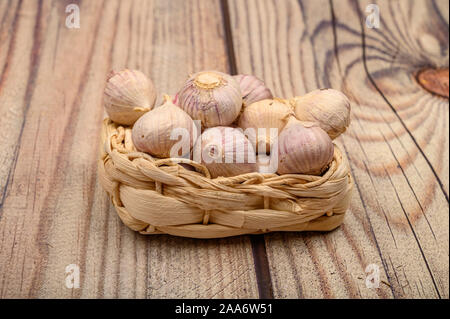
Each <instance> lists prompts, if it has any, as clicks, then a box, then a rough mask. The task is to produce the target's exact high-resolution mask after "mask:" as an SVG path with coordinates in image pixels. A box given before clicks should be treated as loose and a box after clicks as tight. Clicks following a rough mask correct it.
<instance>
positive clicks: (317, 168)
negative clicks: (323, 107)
mask: <svg viewBox="0 0 450 319" xmlns="http://www.w3.org/2000/svg"><path fill="white" fill-rule="evenodd" d="M277 146H278V170H277V172H278V173H279V174H289V173H299V174H311V175H320V174H321V173H322V172H323V171H324V170H325V169H326V168H327V166H328V164H330V162H331V161H332V160H333V154H334V145H333V142H332V141H331V139H330V137H329V136H328V135H327V133H326V132H325V131H324V130H322V129H321V128H320V127H319V125H318V124H316V123H311V122H300V121H298V120H294V119H292V120H290V121H289V123H288V125H286V128H285V129H284V130H283V131H282V132H281V134H280V136H279V138H278V143H277Z"/></svg>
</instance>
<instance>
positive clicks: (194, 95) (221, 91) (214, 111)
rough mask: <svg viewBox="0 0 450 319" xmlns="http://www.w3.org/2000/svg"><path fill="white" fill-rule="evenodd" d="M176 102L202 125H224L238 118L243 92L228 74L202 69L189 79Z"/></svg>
mask: <svg viewBox="0 0 450 319" xmlns="http://www.w3.org/2000/svg"><path fill="white" fill-rule="evenodd" d="M176 103H177V105H178V106H179V107H181V108H182V109H183V110H185V111H186V112H187V113H188V114H189V115H190V116H191V117H192V118H193V119H194V120H201V121H202V125H204V126H205V127H213V126H226V125H230V124H231V123H233V121H234V120H235V119H236V118H237V117H238V115H239V112H240V111H241V107H242V95H241V90H240V88H239V83H237V81H236V80H235V79H234V78H233V77H232V76H231V75H228V74H225V73H221V72H218V71H203V72H199V73H196V74H194V75H193V76H191V77H190V78H189V80H188V81H187V82H186V83H185V85H184V86H183V88H182V89H181V90H180V91H179V92H178V95H177V101H176Z"/></svg>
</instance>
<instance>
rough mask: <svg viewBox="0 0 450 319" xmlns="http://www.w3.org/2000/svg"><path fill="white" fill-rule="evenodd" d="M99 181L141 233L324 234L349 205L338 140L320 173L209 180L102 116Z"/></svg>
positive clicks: (198, 168) (349, 182)
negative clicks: (151, 150) (145, 147)
mask: <svg viewBox="0 0 450 319" xmlns="http://www.w3.org/2000/svg"><path fill="white" fill-rule="evenodd" d="M101 138H102V144H101V150H100V159H99V162H98V164H99V165H98V172H99V179H100V182H101V184H102V186H103V188H104V189H105V190H106V192H107V193H108V194H109V195H110V197H111V200H112V202H113V204H114V206H115V208H116V211H117V214H118V215H119V217H120V218H121V220H122V221H123V222H124V224H125V225H127V226H128V227H129V228H131V229H133V230H135V231H138V232H140V233H141V234H170V235H175V236H183V237H192V238H221V237H228V236H236V235H243V234H261V233H267V232H273V231H329V230H332V229H335V228H336V227H338V226H339V225H340V224H341V223H342V221H343V219H344V214H345V212H346V210H347V208H348V206H349V204H350V198H351V193H352V188H353V179H352V177H351V175H350V169H349V164H348V161H347V158H346V157H345V155H344V154H342V152H341V151H340V149H339V148H338V147H337V146H336V145H335V147H334V149H335V152H334V158H333V161H332V163H331V164H330V166H329V168H328V169H327V171H326V172H325V173H324V174H323V175H322V176H312V175H300V174H285V175H277V174H260V173H249V174H243V175H238V176H233V177H218V178H214V179H212V178H211V177H210V174H209V171H208V169H207V168H206V167H205V166H203V165H201V164H199V163H196V162H194V161H191V160H189V159H180V158H167V159H158V158H153V157H152V156H150V155H148V154H146V153H142V152H139V151H137V150H136V149H135V148H134V146H133V143H132V141H131V128H129V127H122V126H119V125H117V124H115V123H113V122H112V121H111V120H109V119H105V120H104V121H103V127H102V137H101Z"/></svg>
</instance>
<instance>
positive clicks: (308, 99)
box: [291, 89, 350, 139]
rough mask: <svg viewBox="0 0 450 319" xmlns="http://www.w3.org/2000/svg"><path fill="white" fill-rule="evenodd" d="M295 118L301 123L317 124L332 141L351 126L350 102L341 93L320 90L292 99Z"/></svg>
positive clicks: (331, 90)
mask: <svg viewBox="0 0 450 319" xmlns="http://www.w3.org/2000/svg"><path fill="white" fill-rule="evenodd" d="M291 104H292V106H293V107H294V112H295V116H296V117H297V118H298V119H299V120H301V121H311V122H317V123H318V124H319V126H320V127H321V128H322V129H323V130H324V131H325V132H327V134H328V135H329V136H330V138H331V139H335V138H336V137H338V136H339V135H340V134H342V133H344V132H345V130H346V129H347V127H348V126H349V125H350V101H349V100H348V98H347V97H346V96H345V94H343V93H342V92H340V91H337V90H333V89H320V90H314V91H311V92H309V93H308V94H306V95H304V96H300V97H295V98H293V99H291Z"/></svg>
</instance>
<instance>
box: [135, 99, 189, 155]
mask: <svg viewBox="0 0 450 319" xmlns="http://www.w3.org/2000/svg"><path fill="white" fill-rule="evenodd" d="M196 138H197V128H196V126H195V125H194V121H193V120H192V119H191V118H190V117H189V115H188V114H187V113H186V112H184V111H183V110H182V109H180V108H179V107H177V106H176V105H174V104H173V103H172V101H171V98H170V97H169V96H167V95H166V96H165V102H164V104H163V105H161V106H160V107H157V108H155V109H153V110H151V111H150V112H148V113H146V114H144V115H143V116H142V117H141V118H139V119H138V120H137V121H136V123H135V124H134V126H133V129H132V140H133V143H134V145H135V147H136V149H137V150H139V151H141V152H147V153H149V154H150V155H153V156H156V157H160V158H167V157H185V156H187V155H189V154H190V150H191V148H192V146H193V143H194V141H195V140H196Z"/></svg>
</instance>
